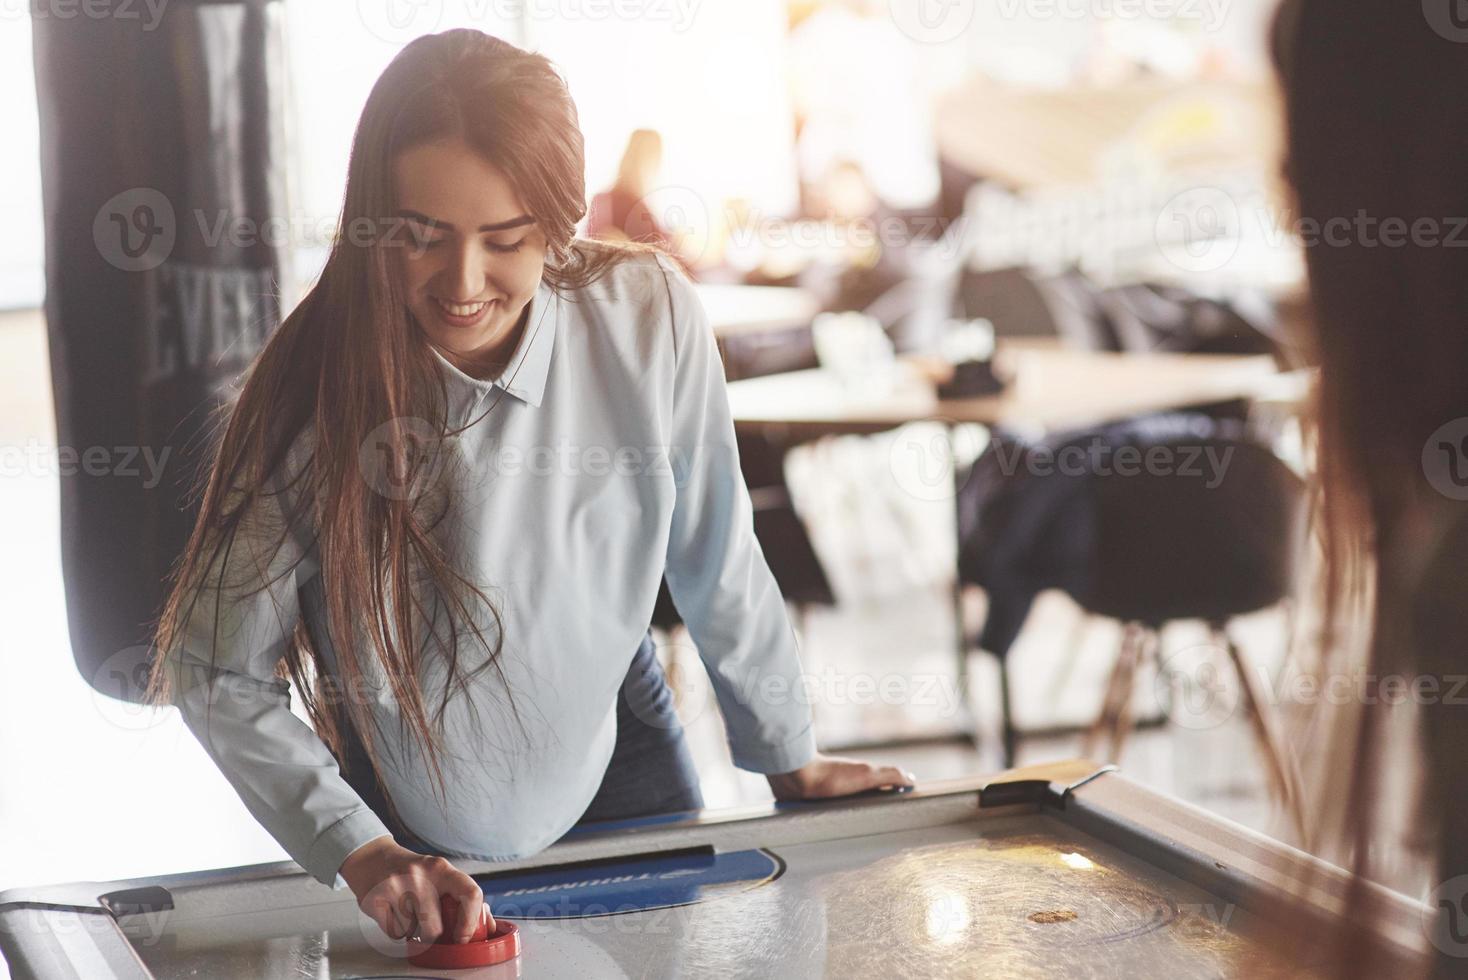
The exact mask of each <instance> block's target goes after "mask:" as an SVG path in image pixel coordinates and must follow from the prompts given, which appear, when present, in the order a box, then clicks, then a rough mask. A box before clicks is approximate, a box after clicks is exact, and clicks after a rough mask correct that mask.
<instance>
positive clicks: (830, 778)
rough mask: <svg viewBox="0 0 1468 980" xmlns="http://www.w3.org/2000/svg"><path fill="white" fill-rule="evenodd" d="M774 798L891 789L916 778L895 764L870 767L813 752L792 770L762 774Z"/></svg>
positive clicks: (795, 798)
mask: <svg viewBox="0 0 1468 980" xmlns="http://www.w3.org/2000/svg"><path fill="white" fill-rule="evenodd" d="M765 778H766V779H768V780H769V781H770V791H771V792H773V793H774V794H775V799H777V800H818V799H824V798H826V797H831V796H847V795H849V794H851V793H860V792H863V791H864V790H869V789H895V788H897V787H899V786H911V785H913V783H914V782H916V781H917V777H915V776H914V775H913V774H912V773H910V772H903V771H902V770H901V769H898V768H897V767H895V766H873V765H870V764H868V763H865V762H858V761H857V760H855V759H841V758H837V757H835V756H829V755H817V756H816V757H815V758H814V759H812V760H811V761H810V762H808V763H807V764H806V765H804V766H801V767H800V768H799V769H796V770H795V771H794V772H782V773H776V774H773V775H770V776H766V777H765Z"/></svg>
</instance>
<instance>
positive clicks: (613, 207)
mask: <svg viewBox="0 0 1468 980" xmlns="http://www.w3.org/2000/svg"><path fill="white" fill-rule="evenodd" d="M662 169H663V138H662V137H661V136H660V135H658V132H657V130H654V129H636V130H633V131H632V135H631V136H629V137H627V148H626V149H625V150H623V151H622V162H621V164H619V165H618V167H617V179H616V181H615V182H613V184H612V186H611V187H609V188H607V189H606V190H604V191H602V192H601V193H599V194H597V195H596V196H595V197H593V198H592V199H591V208H590V211H589V213H588V215H587V219H586V233H587V235H588V236H589V237H591V238H596V239H600V240H602V241H622V242H626V241H632V242H639V243H642V244H646V245H655V246H657V247H658V248H660V249H662V250H663V251H665V252H667V253H668V254H669V255H671V256H673V257H674V258H675V259H677V260H678V262H679V264H680V265H682V266H683V269H684V271H685V272H687V273H688V274H689V275H690V276H692V275H693V267H692V263H690V262H688V261H687V260H686V259H684V258H683V257H682V255H681V254H680V249H679V245H680V243H679V242H677V241H676V240H675V237H674V235H673V234H671V233H670V232H669V231H668V230H667V229H665V228H664V227H663V225H662V223H661V222H660V221H659V220H658V217H657V215H655V214H654V213H653V211H652V209H651V208H650V207H649V206H648V202H647V197H648V195H649V194H651V193H652V192H653V191H655V190H657V187H658V175H659V174H660V173H662Z"/></svg>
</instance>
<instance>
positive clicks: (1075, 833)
mask: <svg viewBox="0 0 1468 980" xmlns="http://www.w3.org/2000/svg"><path fill="white" fill-rule="evenodd" d="M456 863H458V864H459V866H460V867H462V868H463V869H464V870H466V871H468V872H469V873H470V874H472V875H473V876H474V877H475V879H476V880H477V881H479V882H480V884H481V885H482V886H483V888H484V890H485V894H486V896H487V898H488V900H489V901H490V905H491V908H492V909H493V910H494V911H495V914H496V915H498V916H500V917H502V918H507V919H510V920H512V921H514V922H516V924H517V925H518V927H519V929H520V932H521V938H522V944H523V952H522V954H521V955H520V956H519V957H518V958H517V959H515V960H512V961H511V962H508V963H504V964H500V965H497V966H492V967H483V968H477V969H470V970H463V971H452V972H446V971H442V970H439V971H434V970H426V969H419V968H415V967H413V966H411V965H410V964H409V963H408V961H407V959H406V953H405V951H404V948H403V946H402V945H401V944H399V943H394V942H392V941H390V940H388V939H387V938H386V937H385V936H383V935H382V934H381V933H380V932H379V931H378V930H377V928H376V926H375V925H373V924H372V923H371V921H370V920H369V919H367V918H366V917H365V916H363V915H362V914H361V913H360V912H359V911H358V910H357V908H356V904H355V902H354V900H353V898H352V895H351V893H350V892H348V891H346V890H345V889H343V890H338V891H333V890H332V889H329V888H326V887H324V886H322V885H321V884H319V883H318V882H316V881H314V880H313V879H311V878H309V877H308V876H307V875H305V874H304V873H303V872H301V870H300V869H299V868H297V867H296V866H295V865H294V864H272V865H259V866H255V867H247V868H236V869H231V870H225V871H210V872H198V873H193V874H185V875H175V876H171V877H162V878H150V879H138V880H133V881H120V882H105V883H86V884H73V885H59V886H51V887H45V888H37V889H26V890H14V891H9V892H3V893H0V951H3V953H4V956H5V958H6V961H7V962H8V965H9V969H10V971H11V974H12V976H13V977H14V978H15V980H30V978H38V980H51V978H60V977H67V978H86V980H94V978H100V977H121V978H128V980H141V978H148V977H157V978H175V977H208V978H215V977H252V978H253V977H303V978H304V977H312V978H327V977H332V978H336V977H342V978H346V977H356V978H369V977H370V978H391V977H424V976H430V977H431V976H463V977H478V978H496V980H499V978H510V977H528V978H535V977H566V978H576V980H592V978H618V977H628V978H631V977H639V978H654V977H657V978H661V977H689V976H695V977H703V976H710V977H712V976H718V977H725V976H730V977H738V976H757V977H760V978H762V980H765V978H777V977H818V976H829V977H853V976H861V977H864V976H890V977H906V976H921V977H1005V978H1009V977H1019V978H1024V977H1036V978H1038V977H1045V978H1047V980H1048V978H1052V977H1057V976H1061V977H1128V978H1137V980H1140V978H1145V977H1154V976H1156V977H1168V978H1170V980H1188V978H1203V977H1208V978H1213V977H1230V976H1240V977H1250V978H1253V977H1268V976H1283V975H1287V974H1288V975H1292V976H1299V975H1302V974H1301V972H1300V970H1299V966H1298V962H1297V963H1296V965H1294V966H1291V967H1288V968H1287V967H1286V966H1285V965H1284V964H1283V963H1282V961H1281V960H1280V959H1278V957H1277V954H1276V953H1275V952H1273V950H1275V949H1276V948H1277V946H1276V945H1271V944H1270V943H1268V942H1266V941H1265V940H1264V938H1263V937H1264V927H1265V925H1266V924H1267V923H1269V922H1270V921H1271V919H1272V918H1274V917H1277V914H1278V912H1279V911H1280V910H1281V908H1283V907H1284V905H1288V906H1289V907H1290V908H1292V909H1295V910H1300V911H1304V912H1305V914H1306V915H1307V916H1309V917H1312V918H1314V917H1319V918H1321V919H1330V918H1332V917H1335V916H1337V915H1339V913H1340V910H1341V907H1342V901H1343V898H1344V895H1345V887H1346V882H1347V878H1346V876H1345V874H1344V873H1343V872H1341V871H1340V870H1339V869H1336V868H1333V867H1331V866H1329V865H1327V864H1324V863H1322V862H1320V861H1318V860H1316V859H1314V858H1312V857H1310V856H1308V855H1306V854H1304V853H1303V852H1300V851H1298V850H1295V849H1293V848H1290V847H1287V846H1285V845H1283V844H1280V843H1278V842H1275V841H1272V840H1270V839H1269V838H1267V837H1264V836H1262V835H1260V834H1257V833H1254V832H1252V831H1250V830H1247V829H1245V828H1243V827H1241V826H1238V825H1236V824H1233V823H1230V822H1228V821H1225V820H1222V819H1220V818H1217V817H1214V816H1212V815H1210V814H1208V813H1206V812H1205V811H1202V810H1200V809H1197V808H1195V807H1193V806H1190V805H1188V804H1185V803H1181V802H1179V801H1177V800H1174V799H1171V798H1169V797H1166V796H1163V795H1160V794H1157V793H1154V792H1151V791H1149V790H1147V789H1145V788H1143V787H1141V786H1139V785H1138V784H1136V783H1133V782H1131V781H1129V780H1127V779H1126V778H1125V777H1124V776H1122V775H1121V774H1120V773H1119V772H1117V771H1116V770H1115V769H1114V767H1110V766H1097V765H1095V764H1093V763H1088V762H1084V761H1076V762H1067V763H1057V764H1052V765H1047V766H1039V767H1033V768H1030V769H1021V770H1014V771H1012V772H1009V773H1005V774H1003V775H1001V776H998V777H994V778H991V779H973V780H952V781H945V782H941V783H929V784H923V785H920V786H918V787H917V788H916V789H915V790H914V791H912V792H908V793H903V794H900V795H893V794H890V793H889V794H881V795H867V796H862V797H852V798H848V799H845V800H840V801H828V802H821V803H799V804H780V805H768V806H763V807H753V808H745V809H738V810H720V811H702V812H698V813H692V814H678V815H672V816H670V817H666V818H652V819H650V820H643V821H631V822H626V823H621V824H616V823H610V824H601V825H597V826H595V827H593V828H588V829H587V830H586V831H580V832H576V833H574V834H573V835H571V836H568V837H567V838H565V839H563V840H562V841H561V842H559V843H557V844H555V845H553V846H552V847H550V848H548V849H547V850H545V851H543V852H541V853H540V854H538V855H536V856H535V857H533V858H530V859H527V860H525V861H520V862H515V863H510V864H485V863H475V862H467V861H465V862H456ZM1370 901H1371V902H1372V903H1373V905H1374V906H1375V908H1374V913H1375V914H1374V918H1375V920H1376V921H1377V922H1378V923H1379V925H1378V926H1377V927H1376V934H1375V939H1376V941H1377V943H1379V945H1380V948H1381V949H1382V950H1383V951H1384V953H1385V955H1388V956H1391V957H1400V958H1401V959H1403V960H1404V961H1405V960H1410V959H1414V958H1415V957H1416V956H1418V955H1419V954H1420V951H1421V950H1422V948H1423V947H1424V931H1423V925H1422V923H1423V922H1424V918H1423V917H1424V915H1425V914H1426V907H1425V906H1423V905H1422V904H1420V903H1418V902H1415V901H1411V900H1409V899H1407V898H1406V897H1404V896H1401V895H1397V894H1395V893H1392V892H1388V891H1386V890H1385V889H1376V888H1374V886H1373V889H1372V890H1371V891H1370ZM1307 931H1310V930H1307ZM1297 952H1298V950H1297ZM1307 958H1308V955H1307ZM1310 973H1311V970H1310V969H1308V968H1307V969H1305V970H1304V973H1303V975H1310Z"/></svg>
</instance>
